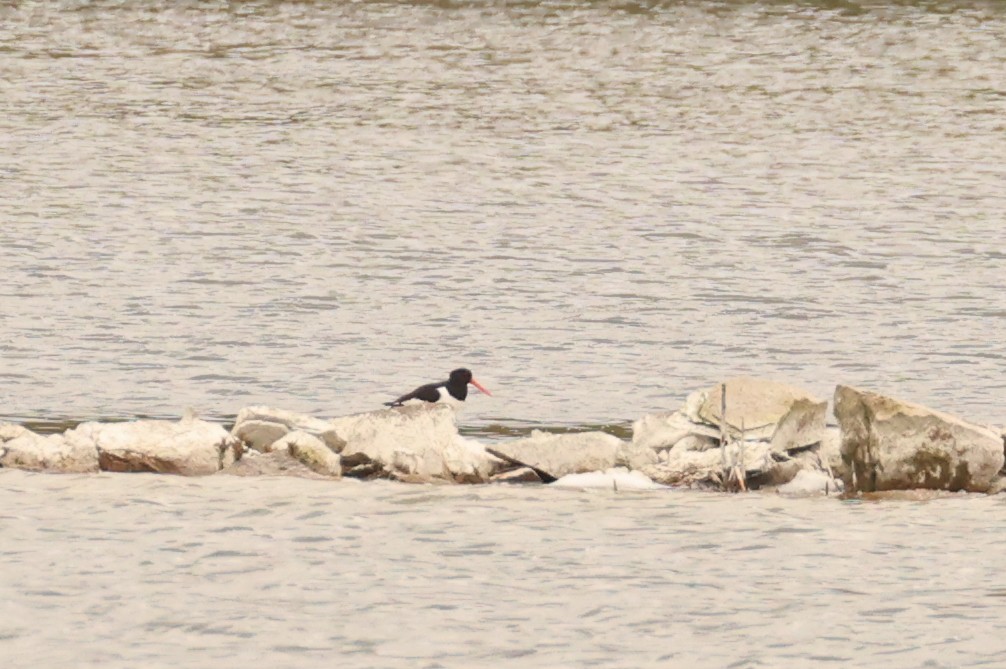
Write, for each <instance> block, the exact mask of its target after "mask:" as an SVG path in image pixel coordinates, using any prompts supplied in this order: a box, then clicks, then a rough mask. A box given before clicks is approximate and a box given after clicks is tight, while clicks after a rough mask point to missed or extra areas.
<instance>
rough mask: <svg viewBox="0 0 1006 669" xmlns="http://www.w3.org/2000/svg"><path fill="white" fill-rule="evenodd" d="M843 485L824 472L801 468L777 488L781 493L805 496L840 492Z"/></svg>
mask: <svg viewBox="0 0 1006 669" xmlns="http://www.w3.org/2000/svg"><path fill="white" fill-rule="evenodd" d="M844 489H845V487H844V486H843V485H842V482H841V481H836V480H835V479H833V478H832V477H831V476H829V475H828V474H827V473H826V472H822V471H820V470H812V469H801V470H800V471H799V472H797V474H796V476H794V477H793V480H791V481H790V482H789V483H785V484H783V485H781V486H779V488H778V492H779V494H781V495H791V496H794V497H807V496H810V495H835V494H840V493H841V492H842V491H843V490H844Z"/></svg>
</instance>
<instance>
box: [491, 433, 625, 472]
mask: <svg viewBox="0 0 1006 669" xmlns="http://www.w3.org/2000/svg"><path fill="white" fill-rule="evenodd" d="M624 443H625V442H623V441H622V440H621V439H619V438H618V437H615V436H612V435H610V434H607V433H605V432H578V433H574V434H550V433H548V432H541V431H540V430H535V431H533V432H532V433H531V436H529V437H526V438H524V439H515V440H514V441H508V442H504V443H501V444H493V446H492V447H491V448H490V449H489V450H490V452H491V453H493V454H494V455H496V456H497V457H499V458H501V459H503V460H506V461H507V462H510V463H513V464H521V465H524V466H526V467H531V468H533V469H534V470H535V471H537V472H539V475H540V473H544V474H545V475H546V476H545V477H544V478H545V479H546V480H554V479H558V478H561V477H563V476H566V475H567V474H580V473H584V472H595V471H604V470H607V469H611V468H612V467H615V465H616V464H618V461H619V456H620V455H623V459H627V458H628V457H631V454H626V453H624V452H623V450H622V447H623V445H624Z"/></svg>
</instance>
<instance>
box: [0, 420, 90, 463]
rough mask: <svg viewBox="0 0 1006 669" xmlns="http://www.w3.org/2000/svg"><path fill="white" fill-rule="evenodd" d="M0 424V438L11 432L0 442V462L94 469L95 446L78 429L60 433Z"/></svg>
mask: <svg viewBox="0 0 1006 669" xmlns="http://www.w3.org/2000/svg"><path fill="white" fill-rule="evenodd" d="M14 427H18V428H20V429H8V428H5V427H3V426H0V438H2V437H4V436H13V435H17V436H14V438H12V439H9V440H5V441H3V444H2V445H0V466H3V467H11V468H15V469H34V470H45V471H53V472H68V473H69V472H76V473H82V472H96V471H98V449H97V446H96V445H95V443H94V441H93V440H92V439H90V438H89V437H88V436H86V435H85V434H82V433H81V432H80V431H79V430H69V431H67V432H66V433H64V434H50V435H45V436H43V435H40V434H35V433H34V432H31V431H29V430H27V429H25V428H23V427H20V426H14Z"/></svg>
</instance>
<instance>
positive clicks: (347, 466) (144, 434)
mask: <svg viewBox="0 0 1006 669" xmlns="http://www.w3.org/2000/svg"><path fill="white" fill-rule="evenodd" d="M724 391H725V393H726V396H725V398H724V396H723V393H724ZM827 409H828V401H827V400H825V399H821V398H817V397H814V396H812V395H811V394H810V393H807V392H806V391H804V390H802V389H800V388H797V387H795V386H791V385H788V384H785V383H780V382H778V381H772V380H767V379H759V378H751V377H737V378H732V379H727V380H726V381H723V382H721V383H717V384H715V385H713V386H710V387H708V388H704V389H701V390H697V391H695V392H693V393H691V394H690V395H689V396H688V397H687V399H686V400H685V402H684V403H683V404H682V406H681V407H679V408H678V409H676V410H672V411H667V412H663V413H657V414H650V415H647V416H643V417H642V418H640V419H638V420H637V421H635V423H634V424H633V433H632V439H631V440H624V439H620V438H618V437H616V436H613V435H611V434H608V433H605V432H600V431H594V432H579V433H569V434H552V433H548V432H543V431H537V430H536V431H534V432H532V433H531V434H530V435H529V436H527V437H524V438H521V439H514V440H509V441H498V442H491V443H488V444H483V443H480V442H477V441H474V440H471V439H468V438H465V437H463V436H462V435H461V434H459V432H458V429H457V422H456V415H455V413H454V411H453V410H452V409H451V408H450V407H446V406H438V405H430V406H422V405H420V406H406V407H398V408H392V409H383V410H378V411H372V412H368V413H363V414H356V415H351V416H342V417H338V418H333V419H327V420H326V419H321V418H318V417H315V416H309V415H305V414H298V413H295V412H290V411H284V410H282V409H275V408H271V407H263V406H256V407H246V408H244V409H242V410H241V411H240V412H239V413H238V415H237V418H236V420H235V424H234V426H233V428H232V429H231V430H230V431H229V432H228V431H227V430H226V429H225V428H224V427H222V426H221V425H219V424H216V423H212V422H208V421H204V420H200V419H198V418H196V417H194V416H186V417H184V418H182V419H181V420H179V421H164V420H139V421H131V422H118V423H97V422H88V423H82V424H80V425H78V426H76V427H74V428H73V429H69V430H66V431H65V432H63V433H60V434H50V435H41V434H37V433H35V432H32V431H31V430H28V429H27V428H25V427H23V426H21V425H16V424H12V423H0V466H2V467H8V468H18V469H29V470H39V471H51V472H67V473H88V472H98V471H110V472H155V473H164V474H176V475H185V476H203V475H210V474H229V475H239V476H280V475H282V476H303V477H306V478H320V479H338V478H341V477H343V476H346V477H354V478H364V479H370V478H383V479H393V480H398V481H404V482H413V483H444V484H458V483H466V484H482V483H535V482H543V483H552V482H562V485H564V486H569V487H578V486H581V485H582V486H583V487H590V485H594V484H597V482H609V483H611V484H612V485H613V486H614V487H615V488H617V487H618V484H617V482H618V481H619V480H622V481H625V480H630V479H626V478H625V477H626V476H629V477H632V478H631V480H633V481H639V480H642V477H645V478H646V479H647V480H649V481H652V482H653V484H654V486H655V487H661V486H671V487H686V488H698V489H712V490H723V489H734V490H736V489H740V490H750V489H765V490H776V491H778V492H779V493H780V494H794V495H808V494H821V493H832V492H839V491H845V492H847V493H865V494H871V495H875V494H883V493H884V492H886V491H903V490H938V491H948V492H956V491H967V492H985V493H997V492H1000V491H1001V490H1003V489H1004V488H1006V473H1004V471H1003V468H1004V444H1006V430H1003V429H1001V428H994V427H991V426H982V425H976V424H973V423H970V422H968V421H966V420H963V419H961V418H958V417H956V416H952V415H949V414H946V413H943V412H940V411H937V410H935V409H930V408H927V407H924V406H922V405H919V404H915V403H912V402H907V401H903V400H899V399H895V398H893V397H889V396H886V395H882V394H879V393H876V392H873V391H868V390H862V389H857V388H853V387H850V386H844V385H840V386H838V387H837V388H836V390H835V394H834V399H833V414H834V417H835V419H836V422H837V425H834V424H833V425H829V424H828V421H827ZM724 416H725V418H724ZM593 472H598V473H605V474H604V475H603V476H594V477H586V476H584V475H586V474H590V473H593ZM619 472H621V473H619ZM591 482H593V483H591ZM605 485H606V484H605ZM633 487H639V486H633Z"/></svg>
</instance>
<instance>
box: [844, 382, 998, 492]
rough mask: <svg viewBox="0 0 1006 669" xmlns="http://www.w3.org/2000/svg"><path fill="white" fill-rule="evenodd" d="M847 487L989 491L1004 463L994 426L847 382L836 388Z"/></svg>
mask: <svg viewBox="0 0 1006 669" xmlns="http://www.w3.org/2000/svg"><path fill="white" fill-rule="evenodd" d="M835 417H836V418H837V419H838V423H839V426H840V428H841V430H842V445H841V453H842V459H843V460H844V461H845V463H846V464H847V465H848V472H847V473H846V479H845V484H846V489H847V490H849V491H852V492H855V491H862V492H873V491H884V490H909V489H914V488H923V489H932V490H950V491H956V490H967V491H971V492H985V491H988V490H989V489H990V487H991V486H992V484H993V481H994V480H995V479H996V477H997V475H998V473H999V470H1000V469H1002V467H1003V440H1002V437H1001V435H999V434H996V432H995V431H994V430H991V429H988V428H985V427H981V426H979V425H975V424H973V423H969V422H967V421H964V420H962V419H960V418H957V417H955V416H951V415H949V414H946V413H942V412H940V411H935V410H933V409H929V408H927V407H924V406H922V405H919V404H913V403H911V402H904V401H901V400H896V399H893V398H891V397H887V396H885V395H880V394H878V393H873V392H869V391H865V390H860V389H857V388H852V387H849V386H838V387H837V388H836V389H835Z"/></svg>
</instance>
